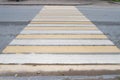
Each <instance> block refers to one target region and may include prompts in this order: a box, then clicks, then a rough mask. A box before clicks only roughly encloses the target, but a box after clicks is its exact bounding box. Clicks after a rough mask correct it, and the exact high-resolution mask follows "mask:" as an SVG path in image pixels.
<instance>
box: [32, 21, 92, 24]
mask: <svg viewBox="0 0 120 80" xmlns="http://www.w3.org/2000/svg"><path fill="white" fill-rule="evenodd" d="M30 24H93V23H92V22H90V21H71V22H68V21H64V22H63V21H61V22H59V21H49V22H47V21H45V22H44V21H32V22H30Z"/></svg>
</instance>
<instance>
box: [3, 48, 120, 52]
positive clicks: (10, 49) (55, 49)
mask: <svg viewBox="0 0 120 80" xmlns="http://www.w3.org/2000/svg"><path fill="white" fill-rule="evenodd" d="M33 52H34V53H116V52H120V49H118V48H117V47H115V46H7V47H6V48H5V49H4V51H3V53H33Z"/></svg>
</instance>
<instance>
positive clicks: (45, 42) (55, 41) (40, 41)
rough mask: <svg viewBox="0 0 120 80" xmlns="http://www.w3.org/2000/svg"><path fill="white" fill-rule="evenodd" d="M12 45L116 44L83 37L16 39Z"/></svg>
mask: <svg viewBox="0 0 120 80" xmlns="http://www.w3.org/2000/svg"><path fill="white" fill-rule="evenodd" d="M10 45H27V46H28V45H33V46H34V45H39V46H41V45H44V46H48V45H51V46H65V45H71V46H76V45H77V46H81V45H114V44H113V43H112V42H111V41H110V40H81V39H73V40H71V39H14V40H13V41H12V42H11V43H10Z"/></svg>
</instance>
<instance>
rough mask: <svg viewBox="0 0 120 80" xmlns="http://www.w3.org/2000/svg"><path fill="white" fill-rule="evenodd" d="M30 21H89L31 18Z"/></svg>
mask: <svg viewBox="0 0 120 80" xmlns="http://www.w3.org/2000/svg"><path fill="white" fill-rule="evenodd" d="M32 21H90V20H88V19H74V20H73V19H67V20H65V19H33V20H32Z"/></svg>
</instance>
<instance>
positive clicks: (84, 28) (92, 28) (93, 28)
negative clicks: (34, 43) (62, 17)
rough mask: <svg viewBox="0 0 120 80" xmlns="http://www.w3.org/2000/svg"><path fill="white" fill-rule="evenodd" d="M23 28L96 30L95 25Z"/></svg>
mask: <svg viewBox="0 0 120 80" xmlns="http://www.w3.org/2000/svg"><path fill="white" fill-rule="evenodd" d="M25 30H98V29H97V27H25Z"/></svg>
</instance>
